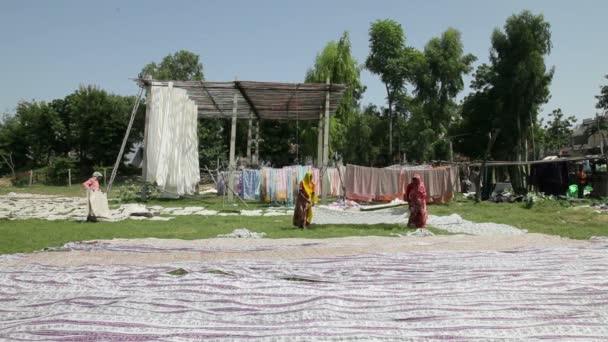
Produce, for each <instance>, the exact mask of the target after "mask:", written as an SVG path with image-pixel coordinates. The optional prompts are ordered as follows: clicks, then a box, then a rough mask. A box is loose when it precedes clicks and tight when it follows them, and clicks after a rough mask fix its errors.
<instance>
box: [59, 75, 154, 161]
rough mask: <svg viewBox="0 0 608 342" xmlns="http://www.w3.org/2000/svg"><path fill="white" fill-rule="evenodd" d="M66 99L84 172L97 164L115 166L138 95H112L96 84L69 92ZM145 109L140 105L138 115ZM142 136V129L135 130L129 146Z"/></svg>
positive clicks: (77, 152) (74, 145)
mask: <svg viewBox="0 0 608 342" xmlns="http://www.w3.org/2000/svg"><path fill="white" fill-rule="evenodd" d="M65 102H66V104H65V106H66V109H67V111H68V112H69V116H70V127H69V130H70V131H71V132H72V135H73V137H74V140H73V141H72V143H71V144H72V148H73V150H74V151H75V152H76V154H77V155H78V160H79V164H80V167H81V171H82V172H87V171H88V170H90V169H91V168H92V167H93V166H95V165H112V163H113V162H114V161H115V159H116V156H117V155H118V151H119V150H120V145H121V144H122V139H123V136H124V132H125V131H126V129H127V125H128V122H129V116H130V114H131V109H132V108H133V105H134V103H135V97H133V96H129V97H126V96H119V95H114V94H109V93H107V92H106V91H105V90H102V89H99V88H97V87H95V86H81V87H80V88H79V89H78V90H77V91H75V92H74V93H73V94H70V95H68V96H67V97H66V98H65ZM144 111H145V110H144V108H143V107H140V108H139V112H138V113H137V115H138V117H140V118H141V117H143V113H144ZM141 138H142V136H141V130H139V131H135V132H133V134H131V135H130V136H129V141H128V145H127V148H128V149H129V148H131V146H132V145H133V143H134V142H135V141H139V140H141ZM127 151H128V150H127Z"/></svg>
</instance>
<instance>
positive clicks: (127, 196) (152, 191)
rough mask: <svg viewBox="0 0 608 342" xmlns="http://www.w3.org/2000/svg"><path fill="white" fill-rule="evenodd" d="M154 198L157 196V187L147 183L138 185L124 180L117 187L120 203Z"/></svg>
mask: <svg viewBox="0 0 608 342" xmlns="http://www.w3.org/2000/svg"><path fill="white" fill-rule="evenodd" d="M156 198H158V189H157V188H156V187H155V186H151V185H149V184H147V183H145V184H142V185H138V184H135V183H133V182H126V183H125V184H124V185H123V186H121V187H119V188H118V199H119V201H120V202H121V203H130V202H147V201H149V200H151V199H156Z"/></svg>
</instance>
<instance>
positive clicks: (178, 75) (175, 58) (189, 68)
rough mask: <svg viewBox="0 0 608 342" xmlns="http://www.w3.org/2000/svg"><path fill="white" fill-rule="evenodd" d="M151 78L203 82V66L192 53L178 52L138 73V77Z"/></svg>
mask: <svg viewBox="0 0 608 342" xmlns="http://www.w3.org/2000/svg"><path fill="white" fill-rule="evenodd" d="M146 75H150V76H152V78H153V79H156V80H179V81H189V80H198V81H200V80H203V79H204V76H203V64H201V62H200V61H199V56H198V55H197V54H195V53H193V52H190V51H185V50H180V51H178V52H176V53H174V54H173V55H171V54H169V55H167V56H165V57H164V58H163V60H162V61H161V62H160V63H158V64H157V63H154V62H152V63H149V64H147V65H146V66H144V68H143V69H142V70H141V72H140V73H139V76H140V77H144V76H146Z"/></svg>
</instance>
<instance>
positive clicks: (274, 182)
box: [217, 165, 345, 205]
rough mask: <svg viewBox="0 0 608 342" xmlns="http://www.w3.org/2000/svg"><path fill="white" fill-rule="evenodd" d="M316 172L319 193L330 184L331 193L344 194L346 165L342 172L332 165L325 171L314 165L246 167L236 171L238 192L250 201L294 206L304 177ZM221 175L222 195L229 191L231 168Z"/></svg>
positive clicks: (219, 181) (219, 187)
mask: <svg viewBox="0 0 608 342" xmlns="http://www.w3.org/2000/svg"><path fill="white" fill-rule="evenodd" d="M309 171H310V172H312V174H313V180H314V182H315V184H316V188H317V192H318V193H321V191H322V188H323V186H328V187H329V194H330V195H331V196H342V195H343V191H342V182H341V178H342V177H343V175H344V171H345V168H344V166H342V167H341V171H340V172H341V173H340V172H339V171H338V169H337V168H328V169H327V171H326V172H325V173H324V174H321V171H320V170H319V169H317V168H315V167H312V166H300V165H295V166H286V167H283V168H262V169H244V170H242V171H234V172H233V173H232V177H234V178H233V179H234V189H233V190H234V191H235V192H236V193H237V194H238V195H239V196H241V197H242V198H243V199H246V200H262V201H264V202H267V203H270V202H273V203H281V204H287V205H293V204H294V201H295V198H296V196H297V191H298V184H299V183H300V181H301V180H302V179H303V178H304V175H305V174H306V172H309ZM221 175H222V177H218V180H217V190H218V194H224V193H225V192H226V190H227V189H226V184H225V183H226V182H227V181H228V179H229V177H230V172H229V171H223V172H221Z"/></svg>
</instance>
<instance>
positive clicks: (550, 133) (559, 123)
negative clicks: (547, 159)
mask: <svg viewBox="0 0 608 342" xmlns="http://www.w3.org/2000/svg"><path fill="white" fill-rule="evenodd" d="M549 118H550V119H549V122H548V123H547V124H546V125H545V127H544V130H545V134H544V137H543V145H544V147H545V149H546V150H547V151H552V152H554V151H557V150H559V149H560V148H562V147H566V146H568V145H570V137H571V136H572V128H573V127H574V124H575V123H576V117H574V116H568V117H566V115H565V114H564V113H563V112H562V110H561V108H558V109H556V110H554V111H553V112H551V113H550V114H549Z"/></svg>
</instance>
